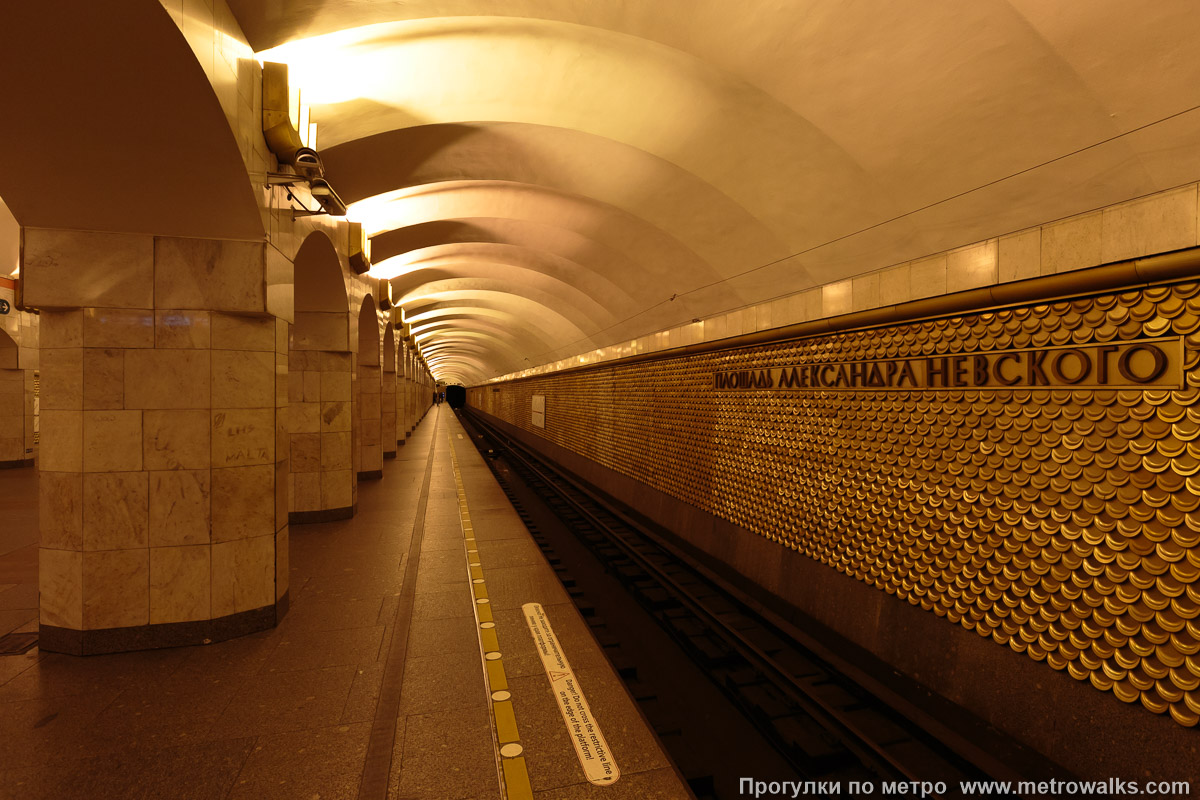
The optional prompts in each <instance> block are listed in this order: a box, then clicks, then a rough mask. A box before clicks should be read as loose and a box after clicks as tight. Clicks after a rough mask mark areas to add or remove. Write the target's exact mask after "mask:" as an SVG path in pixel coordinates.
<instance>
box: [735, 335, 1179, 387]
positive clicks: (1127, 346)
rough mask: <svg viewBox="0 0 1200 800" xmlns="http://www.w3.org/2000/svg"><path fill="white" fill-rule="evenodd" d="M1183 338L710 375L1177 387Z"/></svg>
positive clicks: (768, 383) (789, 381)
mask: <svg viewBox="0 0 1200 800" xmlns="http://www.w3.org/2000/svg"><path fill="white" fill-rule="evenodd" d="M1182 386H1183V339H1182V338H1163V339H1141V340H1137V341H1130V342H1109V343H1106V344H1089V345H1075V346H1071V345H1065V346H1062V347H1044V348H1027V349H1021V350H989V351H986V352H975V353H952V354H948V355H931V356H909V357H901V358H889V359H877V360H871V361H843V362H822V363H813V364H797V365H795V366H784V367H771V368H766V369H743V370H730V371H727V372H717V373H714V374H713V385H712V388H713V389H714V390H716V391H736V390H762V389H825V390H851V391H870V390H881V391H938V390H945V389H992V390H995V389H1030V388H1039V387H1045V388H1050V389H1053V388H1060V389H1062V388H1065V389H1178V388H1181V387H1182Z"/></svg>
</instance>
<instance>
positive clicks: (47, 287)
mask: <svg viewBox="0 0 1200 800" xmlns="http://www.w3.org/2000/svg"><path fill="white" fill-rule="evenodd" d="M21 257H22V263H23V265H24V267H23V272H22V275H23V279H24V286H23V287H22V291H23V295H24V299H25V302H26V303H28V304H29V305H30V306H33V307H35V308H85V307H89V306H94V307H104V308H152V307H153V306H154V244H153V239H152V237H150V236H145V235H138V234H121V233H96V232H92V231H65V230H50V229H46V228H29V227H27V228H24V243H23V247H22V255H21Z"/></svg>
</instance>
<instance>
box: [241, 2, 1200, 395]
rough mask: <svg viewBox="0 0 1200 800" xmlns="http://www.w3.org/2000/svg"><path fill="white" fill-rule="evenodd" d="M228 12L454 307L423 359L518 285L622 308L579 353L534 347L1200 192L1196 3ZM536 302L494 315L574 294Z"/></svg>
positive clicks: (476, 369)
mask: <svg viewBox="0 0 1200 800" xmlns="http://www.w3.org/2000/svg"><path fill="white" fill-rule="evenodd" d="M232 6H233V9H234V11H235V13H236V14H237V16H238V18H239V21H240V22H241V24H242V27H243V29H244V30H245V32H246V34H247V36H248V37H249V39H250V41H251V43H252V44H253V45H254V47H255V48H256V49H259V50H261V49H265V48H268V47H272V46H275V45H281V44H287V46H286V47H284V48H282V49H281V50H279V51H276V52H273V53H268V54H266V57H267V58H275V59H280V60H287V61H289V62H290V63H291V64H292V69H293V72H292V74H293V78H294V79H295V80H297V81H298V82H299V83H301V84H302V85H304V91H305V93H306V94H305V96H306V98H307V99H308V100H309V101H310V102H311V103H312V104H313V119H314V120H315V121H317V122H318V124H319V125H320V142H321V147H322V151H323V152H324V153H325V155H326V164H327V166H328V169H329V174H330V178H331V180H332V181H333V182H334V184H335V185H336V186H338V187H339V191H340V192H341V193H342V194H343V196H344V197H345V198H346V199H348V200H351V201H360V202H358V203H357V204H356V205H355V207H354V208H353V209H352V213H353V214H354V215H355V216H356V217H357V218H359V219H361V220H363V221H364V222H365V223H366V224H367V227H368V228H369V230H370V233H371V234H373V245H374V254H375V259H376V263H379V262H381V261H384V260H386V259H389V258H394V259H398V260H397V261H396V262H395V263H394V264H391V265H388V266H391V267H400V268H402V269H403V271H404V272H405V275H406V278H404V279H401V280H400V282H398V283H397V284H396V286H397V288H400V287H401V284H402V285H403V292H402V294H404V296H405V297H406V298H407V299H406V300H404V301H402V302H403V304H404V308H405V311H406V313H407V314H408V316H409V317H410V318H411V317H413V316H414V315H417V314H420V313H429V312H432V311H434V310H436V311H446V312H449V313H448V314H443V315H441V320H442V321H441V322H440V323H439V324H438V326H437V327H436V328H435V329H433V330H434V331H435V333H434V334H433V335H432V336H431V337H430V338H429V339H428V341H430V342H432V341H433V338H436V339H437V340H438V341H444V342H450V341H451V340H450V339H449V338H448V337H451V336H452V335H453V330H454V326H460V325H461V326H465V325H466V324H467V319H468V318H469V317H471V316H472V315H475V314H477V313H479V312H478V311H477V310H478V309H488V310H489V312H497V313H504V314H507V313H512V312H513V310H514V308H515V307H516V306H514V305H513V303H511V302H508V303H506V304H501V303H499V301H497V299H496V298H497V296H498V295H499V294H503V293H504V292H505V287H504V286H503V284H506V283H509V284H513V285H511V286H509V287H508V290H509V291H515V292H517V293H519V294H526V295H528V294H529V290H530V288H531V287H534V286H537V287H542V289H545V287H546V286H547V285H548V284H547V283H546V282H547V281H562V282H565V283H568V284H571V285H572V286H574V287H576V288H577V290H578V291H579V292H580V293H583V294H586V295H588V296H589V297H591V298H592V299H594V300H595V301H596V302H597V303H598V304H599V305H601V306H603V307H604V309H605V312H606V313H605V314H603V315H597V314H594V313H593V314H591V315H586V314H579V313H578V312H576V311H572V310H569V307H568V306H563V308H564V309H565V310H566V314H567V316H570V317H571V319H570V320H568V321H567V323H568V324H571V325H574V327H575V328H576V329H577V331H578V335H576V336H573V337H572V338H570V339H566V338H559V339H557V340H556V343H557V344H558V345H559V346H558V347H556V348H554V349H553V350H552V351H545V352H543V353H541V354H538V353H533V352H527V353H525V354H524V355H523V356H522V359H524V358H526V357H535V356H536V357H538V360H539V361H541V362H544V361H548V360H553V358H556V357H563V356H565V355H572V354H574V353H578V352H581V351H583V350H590V349H592V348H593V347H596V346H602V345H605V344H610V343H612V342H614V341H620V340H622V339H627V338H631V337H634V336H640V335H643V334H645V333H649V332H651V331H655V330H660V329H662V328H665V327H668V326H671V325H674V324H678V323H679V322H682V321H686V320H687V319H690V318H691V317H702V316H707V315H710V314H714V313H719V312H720V311H724V310H727V309H730V308H735V307H739V306H742V305H745V304H747V303H753V302H759V301H762V300H765V299H769V298H772V297H775V296H779V295H783V294H788V293H791V292H795V291H799V290H802V289H805V288H809V287H810V286H814V285H819V284H821V283H826V282H831V281H836V280H843V279H845V278H848V277H852V276H854V275H858V274H862V273H865V272H869V271H871V270H874V269H877V268H879V267H883V266H887V265H888V264H891V263H897V262H900V261H904V260H907V259H910V258H916V257H920V256H922V255H925V254H928V253H932V252H937V251H940V250H945V249H949V248H952V247H956V246H959V245H963V244H969V243H971V242H974V241H978V240H981V239H985V238H989V237H992V236H996V235H999V234H1003V233H1007V232H1009V231H1012V230H1016V229H1020V228H1023V227H1027V226H1030V225H1035V224H1039V223H1042V222H1046V221H1049V220H1053V219H1057V218H1061V217H1064V216H1068V215H1071V214H1075V213H1079V212H1081V211H1087V210H1090V209H1092V208H1097V207H1101V206H1104V205H1107V204H1111V203H1114V202H1119V201H1121V200H1125V199H1129V198H1132V197H1137V196H1140V195H1144V194H1148V193H1150V192H1154V191H1158V190H1161V189H1165V188H1169V187H1171V186H1174V185H1178V184H1181V183H1186V182H1189V181H1193V180H1196V179H1197V178H1198V177H1200V133H1198V131H1200V124H1197V119H1198V118H1200V111H1192V112H1190V113H1182V114H1181V112H1187V111H1188V109H1193V108H1194V107H1196V106H1197V105H1200V92H1198V91H1197V90H1196V89H1195V87H1196V86H1198V85H1200V59H1196V58H1195V57H1194V55H1192V53H1193V49H1194V45H1193V42H1194V41H1195V40H1196V38H1197V35H1198V34H1200V8H1198V7H1197V6H1196V5H1195V4H1194V3H1193V2H1192V1H1191V0H1162V2H1161V3H1156V4H1154V7H1153V8H1152V9H1150V8H1145V7H1141V6H1132V5H1130V4H1128V3H1123V2H1120V0H1096V1H1095V2H1091V3H1078V2H1074V1H1073V0H978V2H972V3H969V4H962V3H958V2H953V0H921V2H919V3H917V4H915V5H914V4H911V3H909V4H894V3H893V4H887V3H883V2H877V3H869V2H867V3H846V2H844V0H813V1H812V2H807V3H804V4H792V3H768V2H765V0H757V1H755V0H752V1H751V2H749V3H742V4H729V3H718V2H716V1H715V0H662V2H656V3H579V2H575V0H513V1H512V2H506V3H504V4H497V3H494V2H491V0H410V2H405V3H403V4H392V3H378V2H374V0H339V1H338V2H336V3H315V2H313V0H274V2H272V3H267V4H264V3H258V2H253V1H252V0H233V2H232ZM310 65H312V66H310ZM1147 87H1153V91H1147ZM1180 114H1181V115H1180ZM1171 115H1180V116H1176V117H1174V118H1173V119H1167V118H1168V117H1170V116H1171ZM506 248H507V249H506ZM500 253H504V255H503V256H500V255H499V254H500ZM447 270H449V271H450V272H447ZM451 274H452V277H449V275H451ZM425 280H429V281H431V282H432V283H433V284H434V285H437V286H438V287H439V288H438V290H436V291H435V290H429V289H423V288H420V287H418V286H416V285H415V284H416V283H417V282H420V281H425ZM518 283H520V284H522V285H521V286H518V285H516V284H518ZM464 286H472V287H486V290H485V291H484V292H482V293H480V292H478V291H475V292H474V293H472V292H471V291H465V290H463V289H462V287H464ZM613 287H615V289H614V288H613ZM439 292H440V294H439ZM435 295H438V296H435ZM536 297H537V300H538V303H541V304H542V305H539V304H538V303H533V304H532V305H530V304H528V303H527V302H525V303H522V302H521V301H518V302H517V306H521V307H522V310H523V311H524V312H525V313H524V316H522V315H517V316H514V317H511V318H508V319H506V318H504V317H501V316H494V315H493V316H491V317H489V322H488V324H492V323H491V320H503V323H502V324H509V321H510V320H511V324H514V325H523V324H525V322H526V320H528V319H530V317H529V314H530V313H536V314H546V313H548V312H547V309H548V308H550V305H549V304H552V302H557V303H560V304H561V303H562V299H563V297H564V295H562V293H561V292H542V293H541V294H536ZM551 297H557V298H558V299H557V300H554V301H551V299H550V298H551ZM562 326H563V321H562V320H556V321H553V322H550V323H546V324H543V326H542V330H540V331H539V332H538V335H536V336H530V337H525V338H523V339H521V340H520V341H521V342H522V344H521V345H520V346H521V347H535V346H540V343H541V342H543V341H544V335H545V334H546V333H547V332H548V331H551V330H553V331H556V332H561V331H562ZM535 342H536V344H535ZM497 347H499V345H497ZM439 352H444V350H441V351H439ZM551 352H553V353H554V354H555V355H554V356H550V355H549V353H551ZM495 355H496V359H495V360H494V362H493V361H488V360H487V358H486V357H483V356H481V357H482V358H483V361H482V362H480V363H476V362H474V361H472V362H464V363H463V364H462V365H458V366H456V367H455V369H461V370H468V371H471V374H472V375H490V374H495V372H496V370H497V369H499V364H500V363H501V362H504V363H507V357H503V358H502V357H501V354H500V351H499V350H496V351H495ZM471 357H472V358H475V357H476V356H475V355H472V356H471ZM446 358H449V356H445V357H443V359H442V361H440V362H439V363H449V362H446V361H445V359H446ZM493 367H494V368H495V369H494V368H493ZM446 368H447V369H448V368H449V367H446Z"/></svg>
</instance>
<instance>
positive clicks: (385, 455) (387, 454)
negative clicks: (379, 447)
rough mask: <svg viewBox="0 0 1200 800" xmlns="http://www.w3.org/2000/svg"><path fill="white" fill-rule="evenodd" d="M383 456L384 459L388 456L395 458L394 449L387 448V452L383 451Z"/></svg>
mask: <svg viewBox="0 0 1200 800" xmlns="http://www.w3.org/2000/svg"><path fill="white" fill-rule="evenodd" d="M383 457H384V459H385V460H386V459H389V458H395V457H396V451H395V450H388V451H387V452H385V453H384V454H383Z"/></svg>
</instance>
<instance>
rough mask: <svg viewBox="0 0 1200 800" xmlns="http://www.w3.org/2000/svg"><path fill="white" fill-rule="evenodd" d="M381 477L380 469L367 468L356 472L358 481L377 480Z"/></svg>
mask: <svg viewBox="0 0 1200 800" xmlns="http://www.w3.org/2000/svg"><path fill="white" fill-rule="evenodd" d="M382 477H383V470H381V469H368V470H366V471H364V472H360V473H358V479H359V480H360V481H377V480H379V479H380V478H382Z"/></svg>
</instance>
